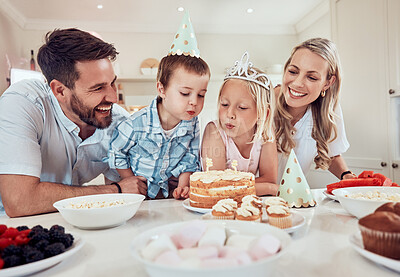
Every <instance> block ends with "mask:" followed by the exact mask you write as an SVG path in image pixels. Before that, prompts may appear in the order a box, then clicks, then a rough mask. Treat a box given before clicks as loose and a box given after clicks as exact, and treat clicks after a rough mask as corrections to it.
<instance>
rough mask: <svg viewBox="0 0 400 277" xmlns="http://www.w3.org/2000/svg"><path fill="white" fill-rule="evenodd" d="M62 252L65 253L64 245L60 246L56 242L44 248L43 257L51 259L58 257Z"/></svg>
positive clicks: (60, 244)
mask: <svg viewBox="0 0 400 277" xmlns="http://www.w3.org/2000/svg"><path fill="white" fill-rule="evenodd" d="M64 251H65V246H64V244H62V243H61V242H56V243H53V244H50V245H48V246H46V248H45V249H44V256H45V257H46V258H47V257H52V256H55V255H58V254H60V253H62V252H64Z"/></svg>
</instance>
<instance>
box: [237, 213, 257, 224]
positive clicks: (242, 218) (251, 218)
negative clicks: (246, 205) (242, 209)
mask: <svg viewBox="0 0 400 277" xmlns="http://www.w3.org/2000/svg"><path fill="white" fill-rule="evenodd" d="M236 220H242V221H253V222H261V216H255V215H253V216H247V217H243V216H239V217H238V216H236Z"/></svg>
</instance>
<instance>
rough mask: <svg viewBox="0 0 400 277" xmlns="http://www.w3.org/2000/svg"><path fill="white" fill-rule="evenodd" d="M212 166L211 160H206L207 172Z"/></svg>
mask: <svg viewBox="0 0 400 277" xmlns="http://www.w3.org/2000/svg"><path fill="white" fill-rule="evenodd" d="M212 166H213V162H212V159H210V158H206V171H208V170H209V169H210V167H212Z"/></svg>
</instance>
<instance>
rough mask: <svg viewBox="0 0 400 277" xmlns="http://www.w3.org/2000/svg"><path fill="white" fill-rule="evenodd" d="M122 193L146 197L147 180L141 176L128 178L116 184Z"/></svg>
mask: <svg viewBox="0 0 400 277" xmlns="http://www.w3.org/2000/svg"><path fill="white" fill-rule="evenodd" d="M118 184H119V185H120V186H121V189H122V192H124V193H137V194H143V195H144V196H146V195H147V179H146V178H144V177H143V176H130V177H127V178H124V179H122V180H121V181H119V182H118Z"/></svg>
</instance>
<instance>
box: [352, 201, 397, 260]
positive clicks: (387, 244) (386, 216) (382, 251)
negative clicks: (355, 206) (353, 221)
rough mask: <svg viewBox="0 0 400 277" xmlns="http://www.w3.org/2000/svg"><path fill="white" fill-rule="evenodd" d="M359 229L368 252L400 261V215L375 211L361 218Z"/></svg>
mask: <svg viewBox="0 0 400 277" xmlns="http://www.w3.org/2000/svg"><path fill="white" fill-rule="evenodd" d="M380 208H382V206H381V207H380ZM380 208H378V209H380ZM386 208H387V207H383V208H382V209H386ZM358 227H359V228H360V230H361V236H362V240H363V244H364V248H365V249H366V250H368V251H371V252H373V253H375V254H378V255H381V256H384V257H387V258H391V259H395V260H400V215H397V214H396V213H394V212H390V211H375V212H374V213H373V214H369V215H367V216H364V217H363V218H361V219H360V220H359V221H358Z"/></svg>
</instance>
